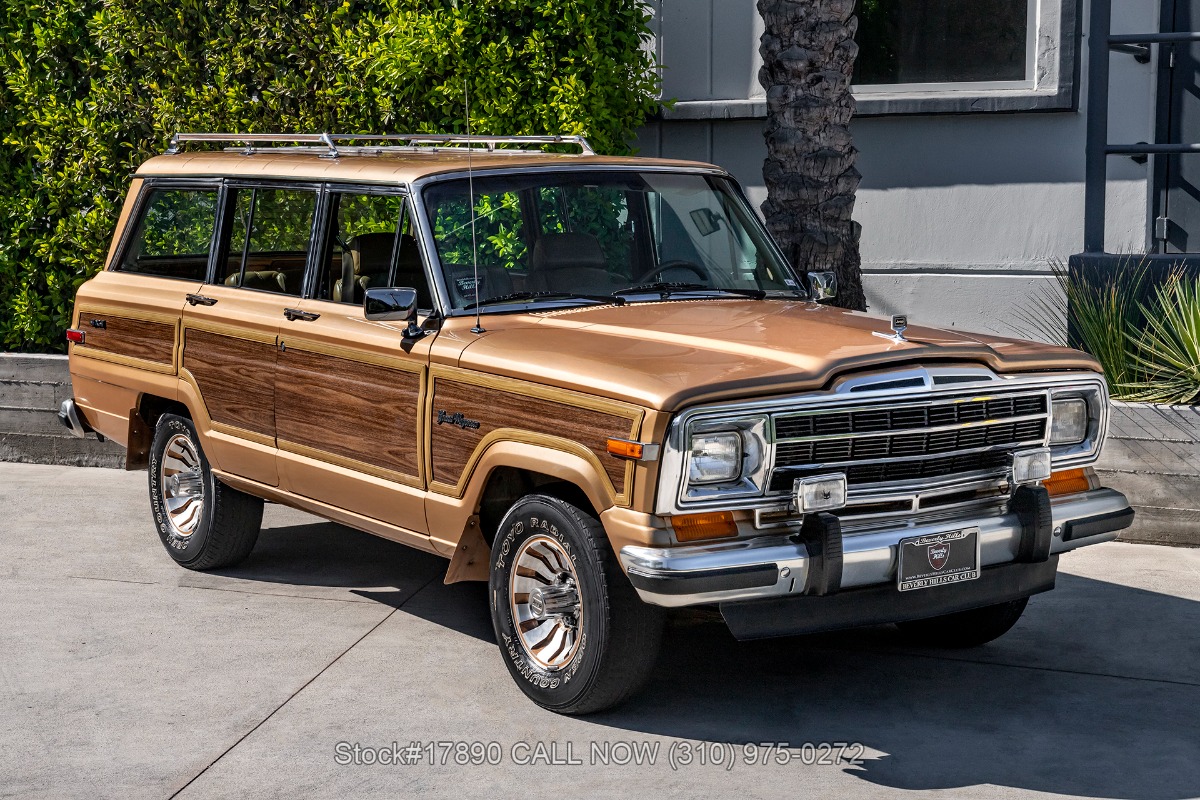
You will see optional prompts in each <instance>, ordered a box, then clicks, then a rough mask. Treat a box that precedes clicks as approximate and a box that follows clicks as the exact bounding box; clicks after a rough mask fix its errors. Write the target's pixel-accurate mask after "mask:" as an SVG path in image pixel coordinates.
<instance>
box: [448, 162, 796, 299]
mask: <svg viewBox="0 0 1200 800" xmlns="http://www.w3.org/2000/svg"><path fill="white" fill-rule="evenodd" d="M469 191H470V187H469V185H468V181H467V180H466V179H465V178H463V179H454V180H449V181H441V182H437V183H434V184H432V185H431V186H430V187H429V188H427V189H426V190H425V193H424V201H425V206H426V209H427V213H428V216H429V221H430V225H431V227H432V229H433V236H434V240H435V242H436V249H437V255H438V259H439V260H440V262H441V268H442V273H443V275H444V276H445V280H446V286H447V289H448V290H449V293H450V300H451V304H452V305H453V307H454V308H456V309H464V308H468V307H472V306H473V305H474V304H475V303H476V302H479V303H481V304H484V305H487V308H485V309H484V310H485V311H497V310H501V311H502V310H504V309H505V306H506V305H507V304H509V303H513V304H521V303H530V302H545V303H553V304H559V305H561V304H564V303H565V304H570V303H580V302H593V303H594V302H601V300H599V299H597V298H603V297H607V296H610V295H612V293H613V292H620V293H621V295H622V296H623V297H624V298H625V299H626V300H629V301H631V302H636V301H637V300H639V299H658V298H659V297H661V296H663V295H664V294H667V295H676V294H682V295H684V296H686V297H687V298H688V299H694V298H696V297H706V296H711V297H723V296H731V293H733V292H740V293H743V294H745V293H747V291H749V292H750V293H753V294H755V295H756V296H760V297H761V296H764V293H765V294H766V295H768V296H769V295H774V294H782V295H786V296H788V297H795V296H797V295H798V294H800V289H799V284H798V283H797V281H796V278H795V276H794V275H793V274H792V271H791V269H790V268H789V267H788V266H787V264H786V263H784V261H783V260H782V259H781V258H780V257H779V255H778V253H777V251H776V250H775V248H774V247H773V246H772V245H771V243H770V241H769V239H768V238H767V233H766V232H765V230H764V229H763V227H762V224H761V223H760V222H759V220H758V218H757V217H756V216H754V214H753V212H752V211H751V210H750V208H749V207H748V206H747V205H746V203H745V201H744V200H743V199H742V196H741V195H740V194H739V193H738V192H737V191H736V189H735V187H734V186H733V184H732V182H731V181H729V180H728V179H724V178H721V177H717V176H711V175H697V174H682V173H663V172H633V171H629V172H625V171H621V172H616V171H608V172H558V173H555V172H534V173H526V174H523V175H512V176H503V177H492V176H486V175H485V176H476V178H475V180H474V209H475V231H474V247H475V249H476V254H477V259H478V265H479V269H478V294H477V291H476V290H477V287H476V277H475V269H474V261H473V259H472V257H471V249H472V231H471V216H470V214H469V211H468V208H469V206H470V200H469ZM642 294H645V295H647V297H645V298H643V297H641V295H642ZM582 295H591V298H585V297H582ZM510 310H511V308H510Z"/></svg>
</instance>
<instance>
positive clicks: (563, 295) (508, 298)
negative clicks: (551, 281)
mask: <svg viewBox="0 0 1200 800" xmlns="http://www.w3.org/2000/svg"><path fill="white" fill-rule="evenodd" d="M520 300H534V301H536V300H594V301H595V302H597V303H604V304H605V305H614V306H623V305H625V298H624V297H615V296H613V295H607V294H580V293H578V292H512V293H511V294H502V295H500V296H498V297H489V298H487V299H486V300H480V301H479V302H478V303H467V304H466V305H465V306H463V309H464V310H465V309H468V308H478V307H480V306H490V305H492V304H494V303H515V302H518V301H520Z"/></svg>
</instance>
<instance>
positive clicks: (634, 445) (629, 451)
mask: <svg viewBox="0 0 1200 800" xmlns="http://www.w3.org/2000/svg"><path fill="white" fill-rule="evenodd" d="M645 448H646V446H645V445H644V444H642V443H641V442H631V441H629V440H628V439H609V440H608V452H609V453H610V454H611V455H614V456H616V457H617V458H628V459H629V460H631V461H641V460H642V456H643V455H644V453H645Z"/></svg>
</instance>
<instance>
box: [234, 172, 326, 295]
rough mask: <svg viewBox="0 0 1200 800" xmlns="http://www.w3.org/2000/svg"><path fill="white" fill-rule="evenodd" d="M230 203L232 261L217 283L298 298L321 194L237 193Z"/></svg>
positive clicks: (270, 190)
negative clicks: (221, 282)
mask: <svg viewBox="0 0 1200 800" xmlns="http://www.w3.org/2000/svg"><path fill="white" fill-rule="evenodd" d="M228 202H230V203H232V206H233V217H232V219H231V224H230V226H229V230H230V234H229V249H228V253H229V256H228V258H227V259H226V263H225V271H224V274H218V276H217V278H218V280H220V281H223V282H224V283H225V285H226V286H241V287H243V288H246V289H258V290H259V291H264V292H276V293H279V294H288V295H294V296H299V295H300V290H301V289H302V288H303V284H304V268H305V265H306V264H307V262H308V243H309V240H310V239H311V238H312V226H313V215H314V213H315V211H316V203H317V194H316V192H315V191H312V190H309V189H274V188H261V189H235V190H232V191H231V192H230V198H229V201H228ZM218 272H220V271H219V270H218Z"/></svg>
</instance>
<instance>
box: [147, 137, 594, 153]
mask: <svg viewBox="0 0 1200 800" xmlns="http://www.w3.org/2000/svg"><path fill="white" fill-rule="evenodd" d="M188 142H207V143H212V144H241V145H245V147H244V148H227V149H239V150H241V151H242V152H243V153H245V154H247V155H250V154H251V153H255V152H258V151H260V150H283V149H289V150H291V149H304V150H308V149H314V148H316V149H320V148H323V149H324V152H323V153H321V155H322V157H324V158H338V157H339V156H340V155H341V154H342V152H343V151H356V152H361V151H363V150H368V151H370V152H376V151H413V150H433V151H437V150H440V149H449V150H461V149H463V147H464V146H466V145H469V146H470V147H471V148H472V149H476V146H478V149H481V150H486V151H487V152H489V153H530V152H540V151H539V150H534V149H531V148H528V147H523V146H522V145H541V144H569V145H575V146H576V147H578V148H579V151H580V154H581V155H585V156H594V155H596V151H595V150H593V149H592V146H591V145H590V144H588V140H587V139H585V138H583V137H582V136H474V135H473V136H469V137H468V136H464V135H463V134H458V133H389V134H374V133H177V134H175V135H174V136H172V137H171V144H170V146H169V147H168V148H167V151H166V152H167V155H174V154H176V153H179V152H181V151H182V150H183V148H184V146H185V145H186V144H187V143H188ZM338 142H372V143H376V142H403V144H401V145H390V146H389V145H382V144H372V145H371V146H370V147H366V148H364V147H353V146H343V147H342V148H341V149H340V150H339V148H338ZM284 143H286V144H288V145H292V147H287V148H283V147H278V146H276V145H278V144H284ZM256 145H267V146H266V147H256ZM499 145H517V147H515V148H499V147H498V146H499Z"/></svg>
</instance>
